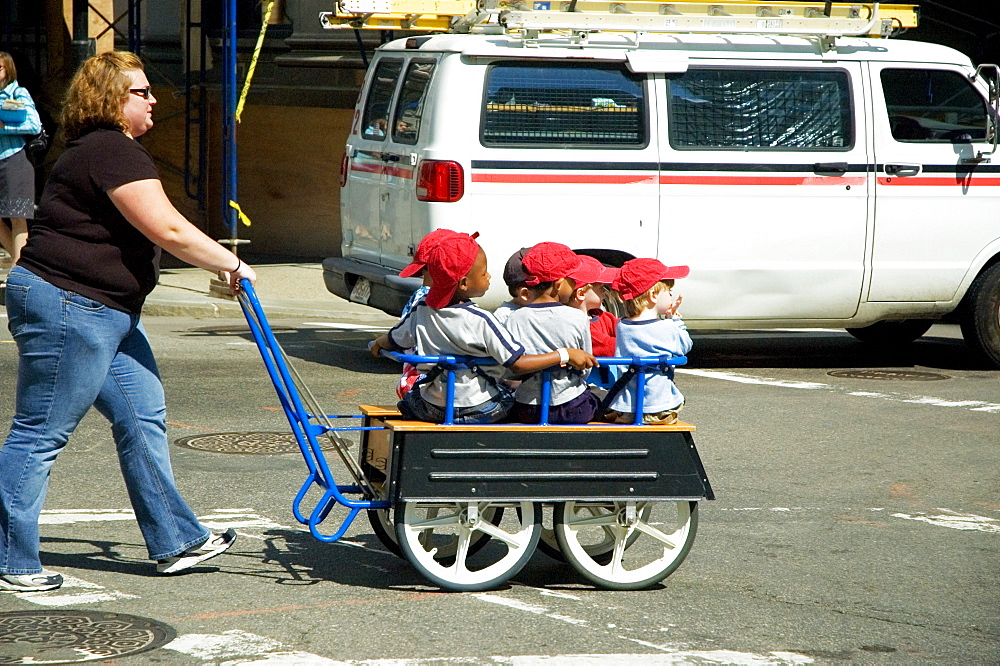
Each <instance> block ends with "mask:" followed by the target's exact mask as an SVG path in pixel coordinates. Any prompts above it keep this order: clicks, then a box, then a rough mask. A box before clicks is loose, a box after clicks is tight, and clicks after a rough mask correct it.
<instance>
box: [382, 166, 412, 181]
mask: <svg viewBox="0 0 1000 666" xmlns="http://www.w3.org/2000/svg"><path fill="white" fill-rule="evenodd" d="M383 173H385V174H386V175H387V176H394V177H396V178H413V169H404V168H403V167H394V166H387V167H385V170H384V172H383Z"/></svg>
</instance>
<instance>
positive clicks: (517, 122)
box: [482, 63, 647, 147]
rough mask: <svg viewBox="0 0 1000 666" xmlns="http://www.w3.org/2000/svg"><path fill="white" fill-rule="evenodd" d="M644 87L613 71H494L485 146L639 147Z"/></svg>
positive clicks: (523, 66)
mask: <svg viewBox="0 0 1000 666" xmlns="http://www.w3.org/2000/svg"><path fill="white" fill-rule="evenodd" d="M643 81H644V76H641V75H639V76H637V75H633V74H631V73H629V72H627V71H625V70H623V69H619V68H615V67H614V66H609V67H600V66H583V67H581V66H579V65H558V64H544V65H539V64H537V63H504V64H498V65H493V66H491V67H490V68H489V72H488V75H487V79H486V99H485V102H484V108H483V121H482V142H483V145H486V146H538V147H546V146H548V147H551V146H593V147H618V146H630V147H641V146H643V145H645V143H646V140H647V130H646V104H645V96H644V94H643V93H644V90H643Z"/></svg>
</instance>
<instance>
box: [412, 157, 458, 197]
mask: <svg viewBox="0 0 1000 666" xmlns="http://www.w3.org/2000/svg"><path fill="white" fill-rule="evenodd" d="M463 194H465V173H464V172H463V171H462V165H461V164H459V163H458V162H453V161H451V160H424V161H422V162H421V163H420V168H419V171H418V173H417V199H419V200H420V201H444V202H448V203H450V202H453V201H458V200H459V199H461V198H462V195H463Z"/></svg>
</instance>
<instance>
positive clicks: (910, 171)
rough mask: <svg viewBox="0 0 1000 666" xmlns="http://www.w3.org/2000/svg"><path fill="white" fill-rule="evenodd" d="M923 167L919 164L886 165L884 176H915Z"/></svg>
mask: <svg viewBox="0 0 1000 666" xmlns="http://www.w3.org/2000/svg"><path fill="white" fill-rule="evenodd" d="M922 169H923V167H922V166H921V165H919V164H886V165H885V175H887V176H897V177H899V178H904V177H906V176H916V175H917V174H919V173H920V172H921V170H922Z"/></svg>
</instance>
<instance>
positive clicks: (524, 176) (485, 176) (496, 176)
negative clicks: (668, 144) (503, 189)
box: [472, 173, 656, 185]
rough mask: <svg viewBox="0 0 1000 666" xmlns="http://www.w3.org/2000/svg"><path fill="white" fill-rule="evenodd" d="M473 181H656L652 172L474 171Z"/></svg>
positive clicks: (627, 183) (612, 183) (630, 182)
mask: <svg viewBox="0 0 1000 666" xmlns="http://www.w3.org/2000/svg"><path fill="white" fill-rule="evenodd" d="M472 182H473V183H585V184H593V183H599V184H607V185H629V184H633V183H648V184H653V183H655V182H656V176H654V175H652V174H648V173H646V174H631V175H629V174H614V175H604V174H591V173H586V174H583V173H579V174H573V173H557V174H556V173H553V174H549V173H473V174H472Z"/></svg>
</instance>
